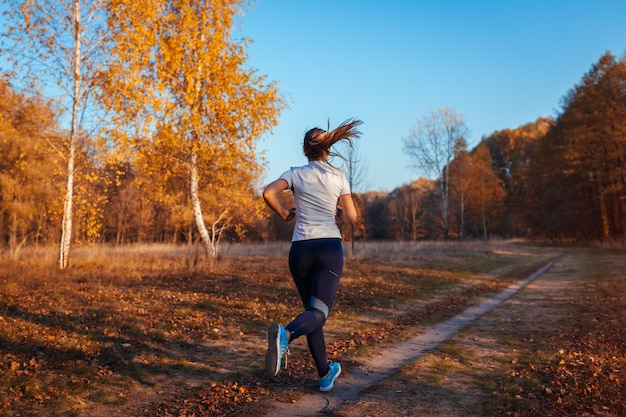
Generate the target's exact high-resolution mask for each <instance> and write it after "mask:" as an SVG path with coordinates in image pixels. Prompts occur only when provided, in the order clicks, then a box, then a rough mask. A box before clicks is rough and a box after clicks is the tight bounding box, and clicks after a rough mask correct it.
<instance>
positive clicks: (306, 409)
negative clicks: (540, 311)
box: [267, 259, 558, 417]
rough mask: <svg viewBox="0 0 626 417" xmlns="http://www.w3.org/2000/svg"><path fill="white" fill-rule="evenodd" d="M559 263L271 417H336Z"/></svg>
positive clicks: (372, 359) (355, 412)
mask: <svg viewBox="0 0 626 417" xmlns="http://www.w3.org/2000/svg"><path fill="white" fill-rule="evenodd" d="M557 261H558V259H554V260H552V261H550V262H548V263H547V264H545V265H544V266H543V267H541V268H540V269H538V270H537V271H535V272H534V273H533V274H531V275H530V276H528V277H527V278H525V279H523V280H520V281H518V282H516V283H515V284H513V285H511V286H510V287H508V288H507V289H505V290H504V291H502V292H500V293H498V294H496V295H494V296H492V297H490V298H489V299H486V300H485V301H483V302H482V303H480V304H479V305H477V306H473V307H470V308H468V309H467V310H465V311H463V312H462V313H460V314H459V315H457V316H455V317H453V318H452V319H449V320H447V321H445V322H442V323H439V324H436V325H434V326H431V327H430V328H426V329H424V331H423V332H421V334H419V335H418V336H416V337H414V338H411V339H409V340H406V341H405V342H402V343H400V344H397V345H396V346H395V347H393V348H390V349H386V350H385V351H384V352H381V353H379V354H377V355H372V356H369V357H366V358H364V359H362V360H360V361H359V362H358V365H357V366H352V367H348V366H344V369H343V372H342V375H341V376H340V377H339V379H338V380H337V383H336V385H335V388H334V389H333V390H332V391H331V392H329V393H319V392H310V393H306V394H304V395H303V396H302V397H301V398H299V399H298V400H297V401H295V402H294V403H289V404H288V403H281V402H275V403H274V404H273V405H274V408H273V409H272V410H271V411H270V412H269V413H268V414H267V415H268V416H272V417H280V416H284V417H294V416H320V415H322V416H323V415H334V412H335V411H337V410H339V409H341V408H342V407H344V406H346V405H350V404H353V403H355V402H356V401H357V400H359V398H360V397H361V395H362V393H363V392H364V391H366V390H368V389H371V388H372V387H375V386H376V385H377V384H379V383H381V382H382V381H384V380H385V379H387V378H388V377H390V376H391V375H394V374H395V373H396V372H398V370H400V369H402V368H403V367H405V366H408V365H409V364H411V363H412V362H414V361H416V360H417V359H419V358H420V357H422V356H423V355H424V354H425V353H426V352H429V351H432V350H434V349H435V348H437V347H438V346H439V345H440V344H441V343H443V342H445V341H447V340H449V339H450V338H452V337H453V336H454V335H455V334H457V333H458V332H459V331H460V330H462V329H463V328H465V327H466V326H468V325H469V324H471V323H475V322H476V321H477V320H478V319H480V318H481V317H482V316H484V315H485V314H487V313H489V312H490V311H491V310H493V309H494V308H496V307H498V306H500V305H501V304H502V303H504V302H505V301H507V300H509V299H510V298H511V297H512V296H514V295H515V294H517V293H518V292H519V291H520V290H521V289H523V288H524V287H526V286H527V285H529V284H530V283H532V282H533V281H535V280H536V279H537V278H538V277H539V276H541V275H542V274H544V273H545V272H546V271H547V270H548V269H549V268H551V267H552V266H553V265H554V264H555V263H556V262H557ZM344 408H345V407H344ZM347 408H348V409H347V410H345V411H346V413H349V415H354V416H357V415H396V414H395V412H394V413H391V414H385V413H384V411H381V412H380V413H372V414H368V413H366V412H365V411H364V410H362V409H359V407H358V406H357V407H356V408H355V407H353V406H349V407H347ZM342 415H343V413H342ZM402 415H405V414H402ZM406 415H409V414H406ZM432 415H444V414H432ZM445 415H449V414H445ZM460 415H465V412H462V413H461V414H460Z"/></svg>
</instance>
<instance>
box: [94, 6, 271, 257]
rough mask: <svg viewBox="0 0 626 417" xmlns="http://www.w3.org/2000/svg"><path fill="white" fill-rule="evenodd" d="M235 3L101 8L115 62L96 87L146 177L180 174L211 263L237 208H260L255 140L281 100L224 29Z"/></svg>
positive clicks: (239, 43)
mask: <svg viewBox="0 0 626 417" xmlns="http://www.w3.org/2000/svg"><path fill="white" fill-rule="evenodd" d="M243 5H244V1H242V0H220V1H212V2H208V1H198V2H186V1H160V0H151V1H147V2H140V3H138V2H135V1H131V0H113V1H112V2H111V3H110V6H109V13H110V19H109V30H110V31H111V33H112V34H113V36H114V38H115V40H116V44H115V47H114V48H113V50H112V54H113V56H115V58H116V63H115V64H114V65H112V66H111V67H110V68H109V69H108V72H107V73H106V77H105V78H103V80H104V81H105V83H104V84H103V88H104V89H105V90H106V91H108V92H109V97H110V100H109V101H108V103H107V104H108V106H109V108H111V109H112V110H114V112H115V113H116V114H117V115H118V116H119V120H118V121H119V122H120V125H122V126H125V127H126V133H125V134H124V135H120V136H119V137H121V138H130V144H131V145H132V146H133V147H134V150H135V151H137V152H138V155H137V156H136V157H137V158H144V159H146V160H148V161H149V163H150V164H152V166H153V173H154V175H155V178H161V177H167V176H172V175H174V176H179V175H183V174H184V175H185V176H186V178H187V182H188V193H189V196H190V200H191V208H192V212H193V218H194V221H195V223H196V227H197V229H198V231H199V234H200V237H201V240H202V243H203V246H204V248H205V250H206V253H207V254H208V255H209V259H211V260H215V258H216V256H217V250H218V244H219V240H220V237H221V235H222V233H223V232H224V230H226V228H229V227H236V226H237V225H239V224H240V222H239V220H238V219H237V217H236V215H235V212H236V211H237V210H241V211H245V212H246V213H252V214H257V213H260V210H262V205H261V201H260V199H255V198H253V197H251V196H253V195H254V193H251V191H252V189H253V188H254V185H256V181H257V179H258V177H259V175H260V171H261V166H260V164H259V158H258V157H259V155H258V154H257V152H256V148H255V144H256V140H257V139H258V138H259V137H260V135H261V134H262V133H264V132H266V131H268V130H269V129H271V128H272V127H273V126H274V125H275V124H276V122H277V117H278V114H279V113H280V111H281V109H282V107H283V101H282V99H281V98H280V97H279V95H278V89H277V85H276V84H274V83H271V82H267V81H266V80H265V78H264V77H262V76H258V75H257V74H256V72H255V71H254V70H252V69H248V68H246V66H245V60H246V58H247V54H246V46H247V42H248V41H247V40H245V39H244V40H240V41H237V40H235V39H233V37H232V35H231V27H232V24H233V19H234V18H235V17H236V15H237V14H239V13H240V12H242V7H243ZM130 126H132V127H134V129H133V130H131V129H129V127H130ZM143 165H144V166H146V164H145V163H144V164H143ZM244 207H245V208H244ZM241 211H240V212H239V214H241ZM207 223H208V227H207Z"/></svg>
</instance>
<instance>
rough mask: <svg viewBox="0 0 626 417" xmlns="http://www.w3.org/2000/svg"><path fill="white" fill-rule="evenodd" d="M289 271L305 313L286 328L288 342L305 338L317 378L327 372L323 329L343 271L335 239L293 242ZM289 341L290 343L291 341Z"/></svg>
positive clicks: (337, 242)
mask: <svg viewBox="0 0 626 417" xmlns="http://www.w3.org/2000/svg"><path fill="white" fill-rule="evenodd" d="M289 268H290V270H291V273H292V276H293V279H294V282H295V284H296V287H297V289H298V293H299V294H300V298H301V299H302V303H303V305H304V308H305V311H304V312H303V313H301V314H300V315H298V317H296V318H295V319H294V320H293V321H292V322H291V323H289V324H288V325H287V327H286V328H287V330H289V331H290V333H291V340H294V339H296V338H298V337H300V336H302V335H304V334H306V335H307V343H308V346H309V351H310V352H311V355H312V356H313V360H314V362H315V366H316V368H317V370H318V373H319V375H320V376H324V375H326V373H327V372H328V363H327V361H326V343H325V339H324V331H323V326H324V323H325V322H326V319H327V318H328V314H329V313H330V309H331V307H332V305H333V301H334V300H335V295H336V292H337V287H338V285H339V278H340V277H341V273H342V270H343V250H342V246H341V241H340V240H339V239H319V240H311V241H302V242H294V244H293V245H292V248H291V251H290V254H289ZM291 340H290V341H291Z"/></svg>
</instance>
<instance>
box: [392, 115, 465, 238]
mask: <svg viewBox="0 0 626 417" xmlns="http://www.w3.org/2000/svg"><path fill="white" fill-rule="evenodd" d="M467 135H468V128H467V126H466V125H465V121H464V118H463V116H462V115H461V114H460V113H457V112H456V111H454V110H452V109H449V108H447V107H444V108H443V109H436V110H433V111H431V112H430V113H427V114H425V115H423V116H422V117H420V118H418V119H417V121H416V123H415V125H414V126H412V127H411V129H410V131H409V134H408V135H407V136H406V137H404V138H403V144H404V152H405V153H406V154H407V156H408V157H409V165H410V166H411V167H412V168H414V169H415V170H416V171H417V172H420V173H422V174H424V175H425V176H426V177H427V178H430V179H437V180H438V183H437V184H438V187H439V193H440V198H441V218H442V222H443V235H444V239H446V240H447V239H448V237H449V218H448V215H449V213H448V209H449V196H450V172H449V170H447V169H446V168H447V167H448V166H449V164H450V163H451V162H452V159H453V158H454V147H455V145H456V144H457V142H458V141H459V140H461V139H465V138H466V137H467Z"/></svg>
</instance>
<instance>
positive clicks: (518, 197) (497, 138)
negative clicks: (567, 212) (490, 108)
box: [481, 117, 554, 237]
mask: <svg viewBox="0 0 626 417" xmlns="http://www.w3.org/2000/svg"><path fill="white" fill-rule="evenodd" d="M553 125H554V121H553V120H552V119H551V118H544V117H540V118H538V119H537V120H535V121H534V122H532V123H527V124H525V125H523V126H520V127H518V128H515V129H504V130H500V131H496V132H494V133H492V134H490V135H489V136H487V137H485V138H483V140H482V142H481V143H482V144H484V145H486V146H487V147H488V148H489V152H490V153H491V156H492V159H493V165H494V168H495V169H496V170H497V172H498V173H499V176H500V180H501V181H502V184H503V186H504V189H505V191H506V193H507V197H506V203H505V212H504V215H503V219H502V234H503V236H509V237H510V236H525V235H527V234H528V232H529V231H530V230H531V229H532V226H531V221H530V218H531V216H532V211H533V208H532V207H533V206H536V205H535V204H533V202H532V198H533V194H532V190H531V184H532V183H533V182H534V179H535V176H536V173H535V172H533V171H531V165H532V164H533V162H534V158H535V157H536V152H537V146H538V144H539V142H540V141H541V140H542V138H543V137H544V136H545V135H546V134H547V133H548V132H549V131H550V129H551V128H552V126H553Z"/></svg>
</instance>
